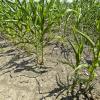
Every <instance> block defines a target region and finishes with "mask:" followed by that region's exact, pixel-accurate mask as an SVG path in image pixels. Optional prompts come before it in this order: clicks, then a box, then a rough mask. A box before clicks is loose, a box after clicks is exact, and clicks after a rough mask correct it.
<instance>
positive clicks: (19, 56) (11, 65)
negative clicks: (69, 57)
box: [0, 43, 93, 100]
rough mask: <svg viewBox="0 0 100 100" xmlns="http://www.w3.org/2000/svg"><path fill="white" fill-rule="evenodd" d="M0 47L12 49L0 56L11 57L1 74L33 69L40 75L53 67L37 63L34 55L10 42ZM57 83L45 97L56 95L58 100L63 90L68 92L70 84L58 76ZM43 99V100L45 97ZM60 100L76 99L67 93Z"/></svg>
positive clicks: (0, 68)
mask: <svg viewBox="0 0 100 100" xmlns="http://www.w3.org/2000/svg"><path fill="white" fill-rule="evenodd" d="M0 47H1V48H2V49H5V48H8V47H10V49H8V50H6V51H3V52H1V53H0V57H5V56H7V57H9V56H10V57H11V59H9V61H7V62H6V63H5V64H4V65H3V66H2V67H0V71H2V74H1V75H3V74H5V73H8V72H11V71H13V72H14V73H18V72H22V71H24V70H25V71H32V72H34V73H36V74H37V77H38V76H39V75H41V74H43V73H46V72H48V71H50V69H51V68H50V67H46V66H38V65H36V61H35V59H34V57H33V56H32V57H30V56H27V55H25V53H24V52H20V51H17V50H16V49H15V48H12V47H11V45H9V44H6V43H2V44H0ZM33 77H34V76H33ZM56 83H57V86H58V88H57V87H56V88H54V89H52V90H51V91H49V92H48V95H46V96H44V98H47V97H52V96H54V95H55V97H56V100H58V99H57V98H58V97H59V96H61V95H62V94H63V92H66V91H67V90H68V87H69V86H68V85H66V84H64V83H63V82H62V81H61V80H60V77H56ZM66 93H67V92H66ZM40 94H45V93H40ZM75 98H76V97H75ZM41 100H43V98H42V99H41ZM60 100H74V99H73V97H72V96H71V95H67V96H63V95H62V97H61V99H60ZM76 100H78V99H76ZM82 100H93V99H85V98H84V99H82Z"/></svg>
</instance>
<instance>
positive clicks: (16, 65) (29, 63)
mask: <svg viewBox="0 0 100 100" xmlns="http://www.w3.org/2000/svg"><path fill="white" fill-rule="evenodd" d="M0 47H1V48H2V51H3V49H6V48H8V47H10V50H6V51H5V52H4V51H3V52H1V53H0V57H11V59H9V61H8V62H5V64H4V65H3V66H2V67H0V71H4V72H3V73H2V74H5V73H7V72H11V71H14V73H17V72H21V71H24V70H25V71H33V72H34V73H36V74H43V73H46V72H48V71H49V69H50V68H49V67H45V66H44V65H43V66H42V65H37V64H36V60H35V59H34V57H30V56H27V55H26V54H25V52H22V53H21V52H20V50H19V51H18V50H16V48H12V47H11V46H10V45H8V44H6V43H1V44H0ZM5 70H6V71H5Z"/></svg>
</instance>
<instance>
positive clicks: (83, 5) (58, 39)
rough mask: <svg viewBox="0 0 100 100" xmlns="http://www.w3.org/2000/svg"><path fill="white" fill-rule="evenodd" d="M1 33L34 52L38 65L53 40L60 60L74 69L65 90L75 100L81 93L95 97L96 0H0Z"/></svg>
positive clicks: (99, 43) (98, 63)
mask: <svg viewBox="0 0 100 100" xmlns="http://www.w3.org/2000/svg"><path fill="white" fill-rule="evenodd" d="M0 35H1V36H3V37H5V38H6V39H7V40H8V41H11V42H12V43H13V44H14V45H16V46H17V47H18V48H20V49H23V50H26V51H27V53H28V54H35V55H36V58H35V60H36V63H37V65H41V66H42V65H45V60H44V59H45V56H44V49H45V47H46V46H48V45H49V44H50V43H52V44H54V45H55V47H54V48H53V49H55V48H56V47H58V48H60V49H61V50H62V51H61V53H63V54H64V59H65V60H61V61H59V62H61V63H64V64H66V66H70V67H71V68H72V69H73V75H72V76H70V79H69V80H71V82H69V89H68V93H70V94H71V96H72V98H77V100H81V99H79V98H80V97H79V95H80V94H82V95H84V97H85V98H86V100H95V99H93V97H92V93H91V91H92V90H93V87H94V85H93V84H92V82H93V81H94V80H95V79H96V77H97V73H96V69H97V68H99V67H100V1H99V0H73V1H72V2H67V0H63V1H60V0H39V1H36V0H28V1H27V0H0ZM86 46H88V53H87V52H85V48H86ZM68 47H70V49H71V50H69V49H68ZM69 52H72V53H73V58H74V62H72V61H71V60H70V59H71V57H70V56H68V54H69ZM83 55H85V56H86V57H84V56H83ZM66 56H67V57H66ZM90 56H92V57H91V60H88V58H89V57H90ZM82 73H84V74H82ZM66 81H68V80H66ZM64 90H65V91H67V89H66V88H65V89H64ZM87 94H91V96H90V97H88V95H87ZM66 95H67V94H66ZM72 100H74V99H72ZM75 100H76V99H75Z"/></svg>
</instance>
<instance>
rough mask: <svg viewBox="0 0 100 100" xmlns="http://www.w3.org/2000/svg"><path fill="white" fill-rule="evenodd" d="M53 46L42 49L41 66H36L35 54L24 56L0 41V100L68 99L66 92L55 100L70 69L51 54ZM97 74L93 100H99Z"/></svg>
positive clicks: (59, 56) (23, 53) (58, 57)
mask: <svg viewBox="0 0 100 100" xmlns="http://www.w3.org/2000/svg"><path fill="white" fill-rule="evenodd" d="M53 47H54V46H53V45H52V46H50V47H49V46H48V47H46V48H45V51H46V53H45V64H44V65H45V66H36V63H35V55H27V54H26V53H25V52H24V51H23V50H19V49H17V48H16V46H13V45H11V44H10V43H8V41H6V40H4V39H0V100H71V99H70V98H65V97H66V93H63V94H61V95H60V96H59V97H58V98H57V99H56V96H57V94H58V93H59V92H60V91H61V89H62V88H63V87H61V82H62V83H64V84H65V83H66V80H67V75H70V74H71V68H70V67H68V66H67V65H66V64H62V63H61V62H59V59H60V60H61V59H64V57H63V55H60V54H59V51H54V52H53V54H51V53H52V49H53ZM47 51H48V52H47ZM55 52H56V53H55ZM57 53H58V54H57ZM99 75H100V74H99V71H98V77H97V80H96V81H97V82H96V87H95V90H94V91H95V94H96V96H95V100H100V86H99V85H100V79H99ZM62 98H63V99H62ZM64 98H65V99H64Z"/></svg>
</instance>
